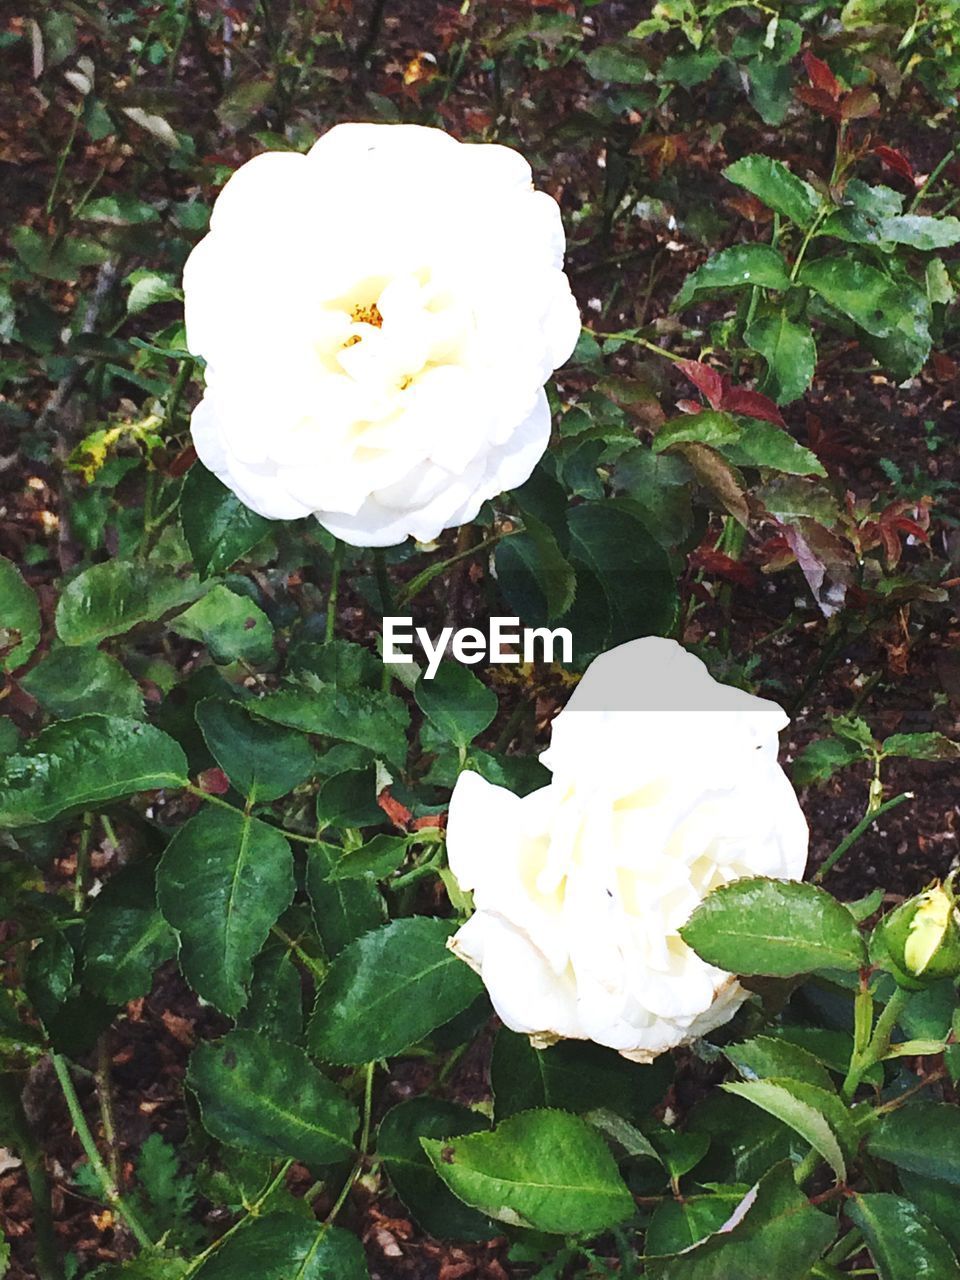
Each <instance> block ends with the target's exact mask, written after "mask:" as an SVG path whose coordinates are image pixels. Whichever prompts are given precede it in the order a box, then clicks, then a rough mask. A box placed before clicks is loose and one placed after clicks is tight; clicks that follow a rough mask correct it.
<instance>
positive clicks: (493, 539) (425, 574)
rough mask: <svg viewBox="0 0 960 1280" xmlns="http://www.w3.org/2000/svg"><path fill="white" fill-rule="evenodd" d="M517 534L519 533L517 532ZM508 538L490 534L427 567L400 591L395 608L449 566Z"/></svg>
mask: <svg viewBox="0 0 960 1280" xmlns="http://www.w3.org/2000/svg"><path fill="white" fill-rule="evenodd" d="M517 532H519V530H517ZM509 537H512V533H506V532H504V533H494V534H491V536H490V537H489V538H486V539H485V540H484V541H483V542H478V543H477V545H476V546H475V547H468V548H467V549H466V551H458V552H457V554H456V555H452V556H450V557H449V558H448V559H446V560H441V561H440V563H439V564H430V565H427V567H426V569H424V570H423V571H422V572H421V573H418V574H417V576H416V577H415V578H411V579H410V581H409V582H408V583H407V584H406V586H405V587H404V588H403V589H402V590H401V592H400V594H399V595H398V596H397V599H396V603H395V607H396V608H398V609H400V608H403V606H404V605H406V604H409V602H410V601H411V600H412V599H413V598H414V596H418V595H419V594H420V592H421V591H422V590H423V589H424V587H426V586H429V584H430V583H431V582H432V581H433V580H434V578H436V577H439V576H440V574H441V573H445V572H446V570H447V569H449V568H450V566H451V565H453V564H457V563H459V561H461V560H465V559H466V558H467V557H468V556H477V555H480V554H481V553H482V552H484V551H487V550H489V548H490V547H495V546H496V545H497V543H498V542H501V541H502V540H503V539H504V538H509Z"/></svg>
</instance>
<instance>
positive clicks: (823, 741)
mask: <svg viewBox="0 0 960 1280" xmlns="http://www.w3.org/2000/svg"><path fill="white" fill-rule="evenodd" d="M862 759H863V751H862V750H861V748H860V747H858V746H857V744H856V743H853V742H845V741H843V740H842V739H841V738H815V739H814V741H813V742H808V743H807V745H806V746H805V747H804V748H803V750H802V751H801V752H800V754H799V755H798V756H797V758H796V760H795V761H794V762H793V780H794V782H795V783H796V785H797V786H798V787H807V786H809V785H810V784H811V783H812V782H826V781H827V779H828V778H832V777H833V775H834V774H835V773H836V772H837V771H838V770H839V769H842V768H843V767H844V766H845V765H848V764H853V763H855V762H856V761H857V760H862Z"/></svg>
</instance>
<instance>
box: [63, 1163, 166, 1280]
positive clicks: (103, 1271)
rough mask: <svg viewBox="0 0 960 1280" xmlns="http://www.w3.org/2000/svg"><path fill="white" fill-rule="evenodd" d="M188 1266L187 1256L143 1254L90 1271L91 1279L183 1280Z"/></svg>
mask: <svg viewBox="0 0 960 1280" xmlns="http://www.w3.org/2000/svg"><path fill="white" fill-rule="evenodd" d="M81 1167H83V1166H81ZM187 1266H188V1263H187V1260H186V1259H185V1258H171V1257H161V1256H159V1255H156V1254H143V1255H141V1256H140V1257H139V1258H134V1259H133V1260H132V1261H131V1262H118V1263H116V1264H114V1263H107V1264H106V1265H105V1266H102V1267H97V1269H96V1271H92V1272H91V1273H90V1280H181V1278H182V1276H183V1274H184V1272H185V1271H186V1269H187Z"/></svg>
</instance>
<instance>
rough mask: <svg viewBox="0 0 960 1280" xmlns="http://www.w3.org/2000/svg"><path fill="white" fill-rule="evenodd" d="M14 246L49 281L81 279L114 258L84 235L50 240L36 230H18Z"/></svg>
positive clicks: (13, 235)
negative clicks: (87, 268) (85, 270)
mask: <svg viewBox="0 0 960 1280" xmlns="http://www.w3.org/2000/svg"><path fill="white" fill-rule="evenodd" d="M10 243H11V245H12V246H13V249H14V252H15V253H16V255H17V257H18V258H19V259H20V261H21V262H22V263H23V265H24V266H25V267H26V268H27V270H28V271H31V272H32V273H33V274H34V275H37V276H43V277H44V278H45V279H47V280H66V281H74V280H78V279H79V278H80V275H81V273H82V272H83V270H84V268H85V267H98V266H100V264H101V263H103V262H106V260H107V258H109V256H110V251H109V250H108V249H106V248H104V246H103V245H102V244H97V242H96V241H95V240H90V239H87V238H86V237H84V236H67V237H65V238H63V239H60V238H59V237H57V236H51V237H49V238H47V237H44V236H42V235H41V234H40V233H39V231H35V230H34V229H33V227H14V228H13V230H12V231H11V232H10Z"/></svg>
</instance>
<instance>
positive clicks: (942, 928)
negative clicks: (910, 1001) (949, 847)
mask: <svg viewBox="0 0 960 1280" xmlns="http://www.w3.org/2000/svg"><path fill="white" fill-rule="evenodd" d="M877 931H878V934H879V935H880V938H879V939H878V940H879V941H880V942H881V944H882V948H883V950H884V951H885V952H886V955H887V957H889V960H890V961H891V965H890V968H891V970H892V972H893V975H894V977H895V978H896V979H897V981H898V982H900V984H901V985H902V986H908V987H916V986H925V985H926V984H927V983H928V982H936V981H938V980H939V979H940V978H953V977H956V976H957V975H958V974H960V912H958V910H957V906H956V901H955V899H954V895H953V891H952V888H951V885H950V883H949V881H948V882H947V883H946V884H939V883H938V884H935V885H933V886H932V887H931V888H929V889H926V890H925V891H924V892H923V893H920V894H918V895H917V896H916V897H915V898H911V899H910V900H909V902H905V903H903V905H902V906H899V907H897V909H896V910H895V911H893V912H891V913H890V915H889V916H886V917H885V918H884V919H883V920H881V922H880V924H879V926H878V930H877ZM904 977H905V978H907V979H908V980H907V981H903V980H902V979H903V978H904Z"/></svg>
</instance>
